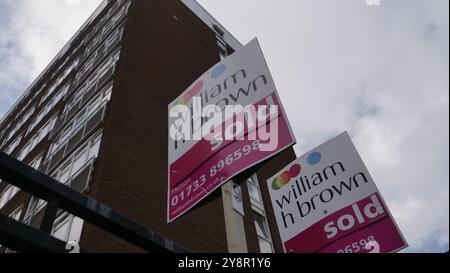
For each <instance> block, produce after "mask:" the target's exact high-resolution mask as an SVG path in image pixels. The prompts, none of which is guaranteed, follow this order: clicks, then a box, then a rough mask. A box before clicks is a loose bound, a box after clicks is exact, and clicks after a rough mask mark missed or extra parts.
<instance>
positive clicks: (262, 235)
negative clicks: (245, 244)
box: [247, 175, 274, 253]
mask: <svg viewBox="0 0 450 273" xmlns="http://www.w3.org/2000/svg"><path fill="white" fill-rule="evenodd" d="M247 188H248V193H249V196H250V203H251V206H252V209H253V219H254V222H255V228H256V234H257V235H258V243H259V248H260V251H261V253H273V252H274V250H273V244H272V239H271V236H270V230H269V225H268V223H267V218H266V217H265V215H266V211H265V208H264V202H263V199H262V195H261V188H260V186H259V181H258V177H257V176H256V175H252V176H251V177H250V178H249V179H247Z"/></svg>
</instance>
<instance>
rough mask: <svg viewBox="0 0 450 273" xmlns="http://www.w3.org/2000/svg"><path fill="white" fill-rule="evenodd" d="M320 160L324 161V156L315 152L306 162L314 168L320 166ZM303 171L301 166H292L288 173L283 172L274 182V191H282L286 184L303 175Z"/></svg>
mask: <svg viewBox="0 0 450 273" xmlns="http://www.w3.org/2000/svg"><path fill="white" fill-rule="evenodd" d="M320 160H322V155H321V154H320V153H319V152H314V153H311V154H310V155H309V156H308V158H307V160H306V161H307V162H308V164H309V165H311V166H313V165H316V164H318V163H319V162H320ZM301 171H302V166H301V165H300V164H294V165H292V166H291V168H290V169H289V170H288V171H285V172H283V173H282V174H281V175H280V176H278V177H277V178H275V179H274V180H273V182H272V189H274V190H276V191H277V190H279V189H281V188H282V187H284V186H285V185H286V184H288V183H289V182H290V181H291V179H292V178H295V177H297V176H298V175H299V174H300V173H301Z"/></svg>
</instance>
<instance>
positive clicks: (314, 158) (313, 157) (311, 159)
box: [306, 152, 322, 166]
mask: <svg viewBox="0 0 450 273" xmlns="http://www.w3.org/2000/svg"><path fill="white" fill-rule="evenodd" d="M320 160H322V155H321V154H320V153H319V152H314V153H311V154H310V155H309V156H308V159H307V160H306V161H307V162H308V164H309V165H311V166H312V165H316V164H317V163H319V162H320Z"/></svg>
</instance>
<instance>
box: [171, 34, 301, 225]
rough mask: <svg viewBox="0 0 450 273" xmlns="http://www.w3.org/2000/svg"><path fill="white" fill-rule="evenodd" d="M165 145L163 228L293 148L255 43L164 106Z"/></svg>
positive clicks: (275, 94)
mask: <svg viewBox="0 0 450 273" xmlns="http://www.w3.org/2000/svg"><path fill="white" fill-rule="evenodd" d="M230 106H232V107H234V109H233V111H231V114H230V112H228V110H229V109H228V107H230ZM208 107H210V108H209V109H208ZM219 117H220V118H219ZM168 143H169V145H168V146H169V147H168V154H169V163H168V180H169V181H168V195H167V221H168V222H169V223H170V222H172V221H174V220H176V219H177V218H178V217H180V216H182V215H183V214H185V213H186V212H188V210H189V209H191V208H192V207H193V206H195V205H196V204H198V203H199V202H200V201H201V200H203V199H204V198H205V197H207V196H208V195H209V194H210V193H212V192H213V191H215V190H216V189H217V188H219V187H220V186H222V185H223V184H224V183H225V182H227V181H228V180H230V179H231V178H233V177H234V176H236V175H238V174H239V173H241V172H243V171H245V170H246V169H248V168H250V167H252V166H254V165H256V164H258V163H260V162H262V161H264V160H266V159H268V158H270V157H272V156H274V155H276V154H278V153H280V152H281V151H283V150H285V149H286V148H288V147H290V146H292V145H294V144H295V143H296V141H295V137H294V135H293V133H292V130H291V127H290V125H289V122H288V120H287V118H286V115H285V112H284V109H283V107H282V105H281V102H280V99H279V97H278V94H277V92H276V88H275V84H274V82H273V79H272V77H271V75H270V72H269V69H268V67H267V64H266V62H265V59H264V55H263V53H262V50H261V48H260V46H259V43H258V41H257V40H256V39H254V40H253V41H251V42H250V43H249V44H248V45H246V46H245V47H243V48H242V49H240V50H239V51H237V52H235V53H234V54H232V55H230V56H229V57H227V58H226V59H224V60H223V61H222V62H220V63H218V64H216V65H215V66H214V67H212V68H211V69H210V70H209V71H207V72H206V73H204V74H203V75H202V76H201V77H200V78H199V79H198V80H197V81H195V82H194V83H193V84H192V85H191V86H190V87H189V88H188V89H187V90H186V91H185V92H183V94H182V95H181V96H180V97H178V98H177V99H176V100H174V101H173V102H172V103H171V104H170V105H169V140H168Z"/></svg>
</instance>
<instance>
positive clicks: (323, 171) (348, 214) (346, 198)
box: [267, 133, 407, 253]
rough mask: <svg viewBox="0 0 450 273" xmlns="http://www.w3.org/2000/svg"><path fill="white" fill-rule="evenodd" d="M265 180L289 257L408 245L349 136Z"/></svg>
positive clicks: (389, 249) (378, 250) (395, 248)
mask: <svg viewBox="0 0 450 273" xmlns="http://www.w3.org/2000/svg"><path fill="white" fill-rule="evenodd" d="M267 182H268V187H269V192H270V197H271V200H272V205H273V209H274V212H275V216H276V219H277V224H278V228H279V231H280V235H281V239H282V241H283V244H284V249H285V252H287V253H387V252H397V251H400V250H402V249H403V248H405V247H407V243H406V241H405V239H404V238H403V236H402V234H401V232H400V230H399V229H398V227H397V225H396V223H395V221H394V219H393V217H392V215H391V213H390V212H389V209H388V208H387V206H386V204H385V202H384V200H383V198H382V196H381V194H380V192H379V190H378V189H377V187H376V185H375V183H374V181H373V180H372V178H371V176H370V174H369V172H368V171H367V169H366V167H365V165H364V163H363V161H362V160H361V158H360V156H359V154H358V152H357V150H356V148H355V147H354V145H353V143H352V141H351V139H350V136H349V135H348V134H347V133H343V134H341V135H339V136H337V137H336V138H334V139H332V140H330V141H328V142H327V143H325V144H323V145H321V146H319V147H317V148H315V149H313V150H312V151H310V152H308V153H306V154H305V155H303V156H302V157H300V158H298V159H297V160H295V161H294V162H292V163H291V164H289V165H288V166H287V167H286V168H285V169H284V170H282V171H280V172H279V173H278V174H276V175H275V176H273V177H272V178H270V179H269V180H268V181H267Z"/></svg>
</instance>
